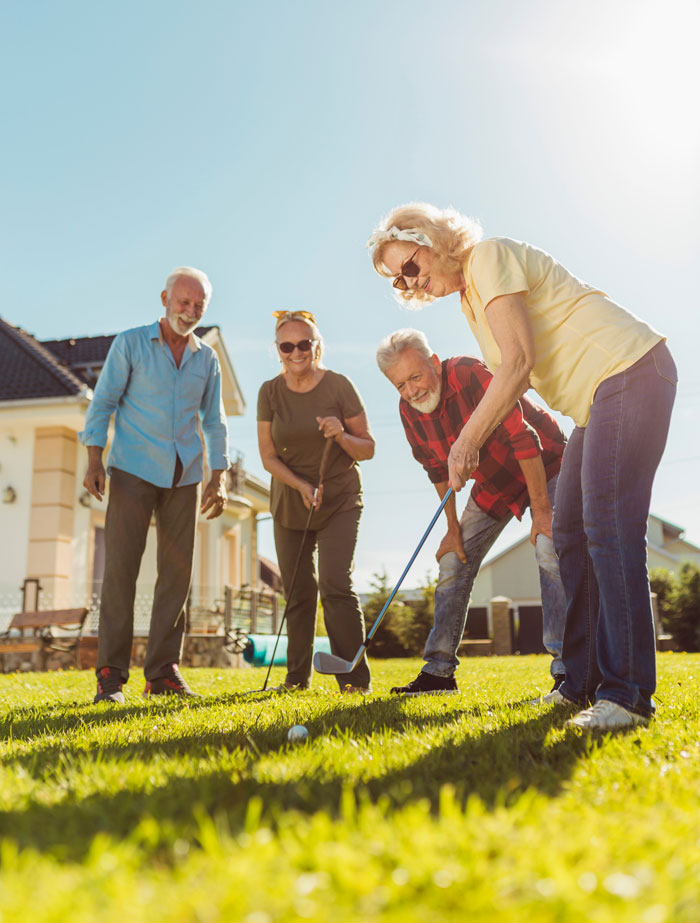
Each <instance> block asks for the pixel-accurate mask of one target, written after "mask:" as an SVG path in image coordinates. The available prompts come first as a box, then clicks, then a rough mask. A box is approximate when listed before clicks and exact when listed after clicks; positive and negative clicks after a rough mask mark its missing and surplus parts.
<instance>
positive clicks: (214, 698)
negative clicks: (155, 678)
mask: <svg viewBox="0 0 700 923" xmlns="http://www.w3.org/2000/svg"><path fill="white" fill-rule="evenodd" d="M419 667H420V663H419V662H418V661H406V660H404V661H374V663H373V671H374V687H375V693H374V695H372V696H369V697H366V698H363V697H357V696H340V695H338V694H337V692H335V686H334V683H333V681H332V680H331V679H330V678H322V677H318V676H317V677H315V678H314V689H313V691H310V692H304V693H299V694H295V695H288V696H284V697H272V698H270V697H268V696H267V695H262V694H256V695H250V696H246V695H243V693H245V692H247V691H248V690H251V689H253V688H255V687H256V686H259V685H261V683H262V680H263V678H264V671H262V670H250V669H248V670H240V671H235V670H230V671H226V670H190V671H184V672H185V676H186V678H187V679H188V681H189V682H190V683H191V685H193V686H194V687H195V688H196V689H197V690H198V691H199V692H202V693H204V697H203V698H201V699H198V700H196V701H194V702H189V703H188V702H181V701H179V700H177V701H173V700H166V701H162V700H160V701H159V700H156V701H155V702H149V701H146V700H144V699H142V698H141V697H140V695H139V692H140V691H141V689H142V677H140V676H138V675H135V676H134V677H133V681H132V682H131V683H130V685H129V687H128V693H127V704H126V705H125V706H121V707H120V706H109V705H105V704H101V705H97V706H95V705H92V704H91V702H92V696H93V694H94V677H93V675H92V674H90V673H86V672H80V673H79V672H69V673H58V674H57V673H54V674H14V675H9V676H0V731H1V733H0V752H1V754H2V759H1V768H0V799H1V802H2V803H1V805H0V810H1V814H0V818H1V820H0V824H1V825H2V826H1V829H0V836H1V837H2V842H1V843H0V865H1V869H0V921H3V923H4V921H9V920H12V921H14V920H20V919H22V920H31V921H32V923H34V921H48V920H52V921H53V920H56V921H61V923H75V921H94V920H97V919H99V920H100V921H101V923H108V921H119V923H131V921H148V923H155V921H159V920H167V921H168V923H178V921H190V920H191V921H198V923H199V921H202V923H216V921H229V920H236V921H237V920H241V921H246V923H273V921H275V923H276V921H279V920H316V921H358V920H362V921H365V920H374V919H381V920H390V921H401V923H404V921H414V920H415V921H418V920H420V921H424V923H427V921H431V920H436V919H445V920H447V919H449V920H455V919H465V920H469V921H481V920H489V921H494V920H498V921H499V923H500V921H519V923H520V921H527V923H529V921H539V920H543V921H544V920H552V921H569V920H574V921H577V920H581V921H591V920H592V921H595V923H606V921H611V923H612V921H615V923H620V921H634V923H662V921H665V920H669V921H670V920H673V921H692V923H697V921H698V920H700V735H699V733H698V732H699V730H700V704H699V701H698V686H699V683H698V679H700V655H684V654H664V655H661V656H660V657H659V679H660V682H659V690H658V696H657V704H658V717H657V719H656V721H654V722H653V723H652V725H651V726H650V727H649V728H643V729H636V730H633V731H630V732H627V733H623V734H618V735H607V736H603V737H600V736H599V737H592V738H591V737H590V736H585V735H581V733H580V732H576V731H572V730H567V729H565V728H564V722H565V720H566V717H567V712H566V711H565V710H563V709H559V708H554V709H552V708H546V707H538V706H532V705H528V704H521V703H523V700H526V699H527V698H529V697H532V696H533V695H536V694H537V693H538V692H543V691H546V690H547V689H548V688H549V681H548V675H547V660H546V659H545V658H544V657H511V658H505V657H500V658H484V659H481V658H478V659H470V660H467V661H466V662H464V663H463V664H462V665H461V666H460V668H459V672H458V681H459V686H460V694H459V695H456V696H445V697H442V696H429V697H423V698H418V699H411V700H400V699H396V698H389V695H388V690H389V687H390V686H391V685H393V684H395V683H396V682H398V681H402V682H403V681H405V680H408V679H410V678H412V677H413V676H414V675H415V673H416V672H417V670H418V669H419ZM282 676H283V671H282V670H277V669H276V670H275V671H273V677H272V678H273V681H280V679H281V678H282ZM297 723H301V724H305V725H306V726H307V727H308V729H309V739H308V742H307V743H306V744H302V745H296V746H293V745H290V744H288V743H287V730H288V728H289V727H290V726H291V725H292V724H297Z"/></svg>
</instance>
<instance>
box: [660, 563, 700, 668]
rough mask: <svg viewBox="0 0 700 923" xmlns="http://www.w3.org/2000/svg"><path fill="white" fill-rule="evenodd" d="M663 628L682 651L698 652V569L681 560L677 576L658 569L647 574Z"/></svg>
mask: <svg viewBox="0 0 700 923" xmlns="http://www.w3.org/2000/svg"><path fill="white" fill-rule="evenodd" d="M650 583H651V588H652V590H653V591H654V592H655V593H656V594H657V596H658V600H657V601H658V605H659V615H660V617H661V623H662V625H663V626H664V629H665V630H666V631H668V632H669V634H671V635H673V638H674V640H675V641H676V643H677V644H678V646H679V647H680V649H681V650H683V651H700V566H699V565H698V564H695V563H694V562H692V561H684V562H683V563H682V564H681V566H680V570H679V571H678V574H673V573H670V572H669V571H664V570H663V569H662V568H657V569H656V570H654V571H652V572H651V574H650Z"/></svg>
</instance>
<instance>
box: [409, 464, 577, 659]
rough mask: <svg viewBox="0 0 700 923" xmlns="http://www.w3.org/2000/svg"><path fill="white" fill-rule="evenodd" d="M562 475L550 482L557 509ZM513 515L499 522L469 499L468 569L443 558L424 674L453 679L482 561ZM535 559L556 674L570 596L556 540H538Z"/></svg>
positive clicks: (465, 526)
mask: <svg viewBox="0 0 700 923" xmlns="http://www.w3.org/2000/svg"><path fill="white" fill-rule="evenodd" d="M557 477H558V476H557V475H555V476H554V477H553V478H550V479H549V481H548V483H547V492H548V494H549V499H550V503H552V504H553V502H554V496H555V490H556V485H557ZM512 518H513V517H512V515H509V516H506V518H505V519H500V520H496V519H493V518H492V517H491V516H489V515H488V514H487V513H484V512H483V510H481V509H480V508H479V507H478V506H477V505H476V503H475V502H474V500H473V499H472V498H471V497H470V498H469V501H468V502H467V505H466V507H465V509H464V513H463V514H462V518H461V519H460V522H459V524H460V526H461V529H462V542H463V544H464V553H465V554H466V556H467V563H466V564H463V563H462V562H461V561H460V560H459V558H458V557H457V555H456V554H455V552H453V551H451V552H449V554H446V555H443V557H442V558H441V559H440V571H439V576H438V582H437V587H436V588H435V617H434V621H433V627H432V629H431V632H430V634H429V635H428V640H427V641H426V643H425V651H424V652H423V658H424V660H425V661H426V665H425V667H423V670H424V672H425V673H432V674H433V675H435V676H452V675H453V674H454V671H455V669H456V668H457V666H458V665H459V660H458V659H457V648H458V647H459V643H460V641H461V640H462V635H463V634H464V626H465V624H466V621H467V610H468V609H469V602H470V594H471V590H472V586H473V584H474V580H475V578H476V575H477V574H478V573H479V568H480V567H481V562H482V561H483V560H484V558H485V557H486V555H487V554H488V552H489V550H490V549H491V546H492V545H493V543H494V542H495V541H496V539H497V538H498V536H499V535H500V534H501V532H502V531H503V529H504V528H505V526H506V524H507V523H508V522H510V520H511V519H512ZM535 557H536V558H537V563H538V565H539V568H540V589H541V591H542V621H543V631H542V640H543V642H544V646H545V647H546V648H547V650H548V651H549V653H550V654H551V655H552V663H551V668H550V669H551V672H552V675H553V676H554V675H556V674H560V673H563V672H564V667H563V664H562V660H561V654H562V638H563V635H564V619H565V614H566V597H565V595H564V587H563V586H562V583H561V580H560V579H559V574H558V568H557V558H556V554H555V551H554V545H553V544H552V540H551V539H549V538H547V536H546V535H538V536H537V546H536V548H535Z"/></svg>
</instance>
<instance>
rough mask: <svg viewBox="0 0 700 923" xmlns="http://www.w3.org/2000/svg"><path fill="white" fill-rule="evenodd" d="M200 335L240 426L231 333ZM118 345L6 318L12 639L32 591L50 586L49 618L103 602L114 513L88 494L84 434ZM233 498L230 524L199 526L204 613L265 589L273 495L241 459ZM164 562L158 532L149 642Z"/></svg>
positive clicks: (2, 584)
mask: <svg viewBox="0 0 700 923" xmlns="http://www.w3.org/2000/svg"><path fill="white" fill-rule="evenodd" d="M196 333H197V335H198V336H199V337H201V339H202V340H203V341H204V342H205V343H208V344H209V345H210V346H212V347H213V348H214V349H215V350H216V352H217V355H218V357H219V361H220V364H221V370H222V386H223V400H224V407H225V410H226V415H227V416H229V417H234V416H240V415H241V414H242V413H243V412H244V410H245V401H244V399H243V395H242V393H241V390H240V386H239V384H238V381H237V379H236V375H235V372H234V369H233V365H232V363H231V360H230V357H229V354H228V350H227V349H226V345H225V343H224V340H223V338H222V336H221V331H220V330H219V328H218V327H199V328H198V329H197V331H196ZM113 339H114V335H109V336H96V337H79V338H71V339H65V340H46V341H39V340H37V339H36V338H35V337H34V336H32V335H31V334H29V333H27V332H26V331H24V330H22V329H21V328H19V327H16V326H13V325H12V324H9V323H8V322H7V321H5V320H3V319H2V318H0V528H1V529H2V535H3V546H4V548H3V555H2V556H1V557H0V628H2V627H3V625H4V624H5V623H6V622H7V620H8V619H9V617H10V616H11V614H12V613H13V612H16V611H17V610H18V607H21V606H22V604H23V602H24V607H25V608H30V607H33V606H34V604H35V601H34V599H33V596H32V595H31V594H30V598H29V599H28V600H24V601H23V600H22V596H21V594H20V593H19V587H20V586H22V585H23V584H25V581H30V582H29V584H25V585H26V586H27V587H28V589H29V590H35V589H36V586H37V582H38V584H39V585H40V586H41V596H40V602H39V605H40V607H41V608H63V607H68V606H76V605H89V604H90V603H91V602H92V601H94V600H98V599H99V592H100V587H101V580H102V575H103V572H104V521H105V512H106V506H107V502H106V498H105V500H103V501H102V503H99V502H98V501H97V500H95V499H94V498H93V497H91V496H90V494H89V493H88V492H87V491H86V490H85V489H84V488H83V486H82V480H83V475H84V471H85V465H86V453H85V449H84V447H83V446H81V445H80V444H79V443H78V437H77V434H78V432H80V430H82V429H83V425H84V419H85V411H86V409H87V407H88V404H89V401H90V400H91V397H92V388H93V386H94V384H95V382H96V381H97V376H98V375H99V372H100V369H101V368H102V365H103V363H104V360H105V357H106V355H107V352H108V350H109V347H110V345H111V343H112V340H113ZM228 493H229V503H228V506H227V509H226V511H225V512H224V513H223V514H222V516H220V517H219V518H218V519H214V520H207V519H204V518H201V519H200V522H199V525H198V534H197V543H196V550H195V564H194V567H195V570H194V586H193V600H196V604H197V605H200V606H203V607H207V606H214V605H217V604H218V602H219V601H220V600H221V598H222V597H223V588H224V586H225V585H227V584H228V585H231V586H233V587H234V588H235V587H240V586H242V585H248V586H253V587H257V586H258V584H259V581H260V573H259V572H260V568H259V562H258V556H257V521H258V516H260V515H262V514H266V513H268V512H269V488H268V486H267V484H265V483H264V482H263V481H261V480H259V479H258V478H256V477H254V476H253V475H251V474H249V473H247V472H246V471H245V470H244V469H243V467H242V464H241V461H240V458H239V459H238V461H236V462H235V463H234V465H233V467H232V468H231V470H230V471H229V472H228ZM155 561H156V545H155V528H154V526H152V527H151V534H150V535H149V538H148V542H147V545H146V552H145V554H144V559H143V563H142V566H141V572H140V575H139V582H138V586H137V606H136V610H137V625H136V628H137V632H138V630H139V627H146V626H147V621H148V616H149V613H150V596H151V594H152V590H153V584H154V582H155ZM139 620H141V622H142V625H141V626H139ZM144 620H145V625H144V624H143V622H144ZM89 627H92V628H93V629H94V628H95V620H94V618H93V619H92V623H91V625H90V626H89Z"/></svg>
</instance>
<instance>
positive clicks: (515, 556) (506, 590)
mask: <svg viewBox="0 0 700 923" xmlns="http://www.w3.org/2000/svg"><path fill="white" fill-rule="evenodd" d="M647 540H648V543H649V546H648V566H649V569H650V570H652V569H653V568H656V567H663V568H665V569H666V570H671V571H673V570H677V569H678V567H679V566H680V563H681V562H682V561H695V562H697V563H698V564H700V548H698V547H697V546H695V545H693V544H692V543H691V542H688V541H685V540H684V539H672V540H671V541H669V542H668V543H667V544H666V545H663V541H664V530H663V523H662V521H661V520H660V519H659V518H658V517H656V516H653V515H652V516H650V517H649V522H648V529H647ZM494 596H507V597H508V598H510V599H511V600H512V601H513V603H514V604H516V605H518V604H520V605H524V604H530V603H538V602H539V601H540V599H541V594H540V578H539V569H538V567H537V561H536V559H535V549H534V548H533V546H532V545H531V544H530V541H529V538H528V537H523V538H522V539H520V541H519V542H516V543H515V544H514V545H511V547H510V548H508V549H506V551H504V552H501V553H500V554H499V555H496V556H495V557H494V558H492V559H491V560H490V561H488V562H487V563H486V564H484V565H483V566H482V568H481V570H480V571H479V574H478V575H477V578H476V580H475V581H474V587H473V590H472V605H473V606H488V604H489V601H490V600H491V599H492V598H493V597H494Z"/></svg>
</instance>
